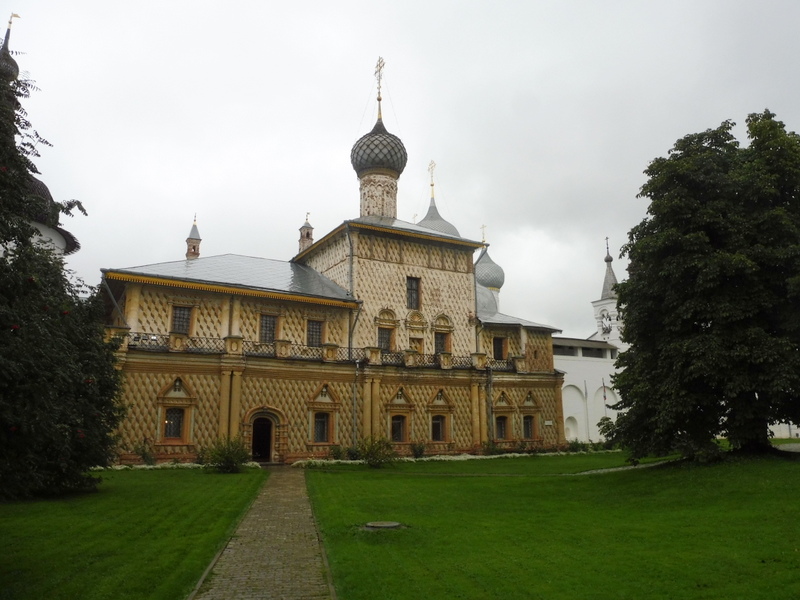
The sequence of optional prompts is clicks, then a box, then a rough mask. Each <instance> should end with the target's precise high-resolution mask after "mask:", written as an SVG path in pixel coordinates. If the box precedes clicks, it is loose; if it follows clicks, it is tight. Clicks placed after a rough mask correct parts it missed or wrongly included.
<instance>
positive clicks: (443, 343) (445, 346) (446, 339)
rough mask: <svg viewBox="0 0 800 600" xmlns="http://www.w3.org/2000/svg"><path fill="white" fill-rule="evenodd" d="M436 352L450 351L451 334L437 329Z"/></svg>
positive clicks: (434, 336) (434, 340)
mask: <svg viewBox="0 0 800 600" xmlns="http://www.w3.org/2000/svg"><path fill="white" fill-rule="evenodd" d="M433 345H434V354H441V353H442V352H450V348H449V346H450V334H449V333H443V332H441V331H436V332H434V334H433Z"/></svg>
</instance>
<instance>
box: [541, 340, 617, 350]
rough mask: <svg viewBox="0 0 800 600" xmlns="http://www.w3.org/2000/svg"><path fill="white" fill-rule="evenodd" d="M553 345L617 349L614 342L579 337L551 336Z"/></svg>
mask: <svg viewBox="0 0 800 600" xmlns="http://www.w3.org/2000/svg"><path fill="white" fill-rule="evenodd" d="M553 346H572V347H576V346H577V347H579V348H611V349H613V350H618V348H617V347H616V346H615V345H614V344H609V343H608V342H604V341H595V340H590V339H581V338H568V337H553Z"/></svg>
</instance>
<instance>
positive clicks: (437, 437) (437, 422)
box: [431, 415, 447, 442]
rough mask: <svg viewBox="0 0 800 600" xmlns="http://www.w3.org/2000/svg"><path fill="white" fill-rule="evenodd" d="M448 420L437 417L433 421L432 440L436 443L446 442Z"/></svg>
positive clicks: (443, 417) (442, 416)
mask: <svg viewBox="0 0 800 600" xmlns="http://www.w3.org/2000/svg"><path fill="white" fill-rule="evenodd" d="M446 423H447V419H446V418H445V416H444V415H435V416H434V417H433V418H432V419H431V439H432V440H433V441H434V442H444V441H445V424H446Z"/></svg>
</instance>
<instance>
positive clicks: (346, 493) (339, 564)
mask: <svg viewBox="0 0 800 600" xmlns="http://www.w3.org/2000/svg"><path fill="white" fill-rule="evenodd" d="M622 462H623V457H622V455H620V454H610V455H609V454H600V455H576V456H563V457H544V456H533V457H529V458H520V459H498V460H491V461H472V462H449V463H418V464H402V465H399V466H397V467H392V468H388V469H382V470H369V469H366V468H355V467H350V466H348V467H344V468H335V469H330V470H325V471H321V470H311V471H309V473H308V475H307V480H308V484H309V491H310V494H311V497H312V502H313V505H314V510H315V514H316V516H317V519H318V522H319V525H320V529H321V531H322V535H323V537H324V540H325V546H326V549H327V552H328V558H329V561H330V564H331V568H332V570H333V576H334V583H335V585H336V589H337V593H338V595H339V599H340V600H361V599H363V600H367V599H370V600H373V599H379V598H386V599H397V600H400V599H419V598H443V599H445V598H446V599H450V598H464V599H490V598H498V599H499V598H503V599H514V598H519V599H530V598H548V599H552V598H631V599H633V598H636V599H641V598H692V599H695V598H709V599H711V598H770V599H772V598H800V462H798V461H797V460H791V459H790V458H774V457H763V458H755V459H753V458H742V459H734V458H729V460H727V461H725V462H723V463H719V464H714V465H707V466H700V465H691V464H682V463H681V464H669V465H664V466H657V467H652V468H641V467H637V468H635V469H631V470H626V471H618V472H612V473H603V474H593V475H570V473H576V472H579V471H584V470H587V469H600V468H606V467H610V466H621V464H622ZM377 520H390V521H399V522H401V523H403V524H404V525H405V526H406V528H404V529H399V530H388V531H377V532H376V531H365V530H364V529H363V528H362V525H363V524H364V523H366V522H368V521H377Z"/></svg>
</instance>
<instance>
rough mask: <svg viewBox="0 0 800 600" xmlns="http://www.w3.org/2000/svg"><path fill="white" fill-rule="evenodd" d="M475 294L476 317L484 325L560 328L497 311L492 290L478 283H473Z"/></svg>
mask: <svg viewBox="0 0 800 600" xmlns="http://www.w3.org/2000/svg"><path fill="white" fill-rule="evenodd" d="M475 294H476V296H477V304H478V307H477V308H478V319H479V320H480V322H481V323H483V324H484V325H516V326H518V327H529V328H532V329H543V330H545V331H550V332H558V333H560V332H561V330H560V329H557V328H556V327H552V326H550V325H543V324H541V323H534V322H533V321H527V320H525V319H521V318H519V317H512V316H511V315H505V314H503V313H501V312H497V302H495V299H494V294H492V291H491V290H490V289H489V288H487V287H485V286H482V285H480V284H476V285H475Z"/></svg>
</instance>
